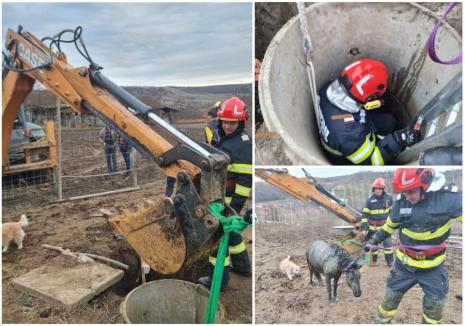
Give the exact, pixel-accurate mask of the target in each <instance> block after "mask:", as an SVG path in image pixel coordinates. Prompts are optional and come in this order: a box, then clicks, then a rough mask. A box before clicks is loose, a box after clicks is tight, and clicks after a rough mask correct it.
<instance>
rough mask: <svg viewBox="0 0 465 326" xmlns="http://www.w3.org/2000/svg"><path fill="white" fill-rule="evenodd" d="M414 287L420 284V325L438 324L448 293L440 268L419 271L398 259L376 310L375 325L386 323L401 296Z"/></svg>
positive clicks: (445, 278)
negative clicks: (421, 323) (421, 292)
mask: <svg viewBox="0 0 465 326" xmlns="http://www.w3.org/2000/svg"><path fill="white" fill-rule="evenodd" d="M416 284H419V285H420V287H421V289H422V290H423V293H424V296H423V316H422V320H423V323H428V324H429V323H438V322H440V321H441V318H442V309H443V307H444V303H445V299H446V295H447V292H448V291H449V277H448V274H447V271H446V269H445V268H444V265H443V264H441V265H439V266H437V267H434V268H428V269H424V270H421V269H414V268H411V267H409V266H406V265H404V264H402V262H400V261H399V260H398V259H396V261H395V262H394V266H393V268H392V269H391V273H390V274H389V277H388V279H387V288H386V294H385V295H384V299H383V302H382V303H381V305H380V306H379V308H378V318H377V322H379V323H389V322H390V321H391V320H392V318H394V315H395V313H396V311H397V307H398V306H399V304H400V301H401V300H402V297H403V296H404V294H405V293H406V292H407V291H408V290H410V289H411V288H412V287H413V286H414V285H416Z"/></svg>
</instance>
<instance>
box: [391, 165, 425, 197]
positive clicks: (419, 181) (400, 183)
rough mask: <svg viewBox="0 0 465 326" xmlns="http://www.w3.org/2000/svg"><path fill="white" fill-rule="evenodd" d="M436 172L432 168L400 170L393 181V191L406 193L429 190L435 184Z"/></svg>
mask: <svg viewBox="0 0 465 326" xmlns="http://www.w3.org/2000/svg"><path fill="white" fill-rule="evenodd" d="M433 177H434V170H433V169H432V168H399V169H397V170H396V172H395V173H394V178H393V179H392V190H393V191H394V192H404V191H407V190H411V189H415V188H420V187H421V188H423V190H424V191H426V189H428V187H429V186H430V184H431V182H433Z"/></svg>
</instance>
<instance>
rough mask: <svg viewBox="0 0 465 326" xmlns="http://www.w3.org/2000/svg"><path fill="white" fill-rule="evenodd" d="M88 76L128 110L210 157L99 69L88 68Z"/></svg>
mask: <svg viewBox="0 0 465 326" xmlns="http://www.w3.org/2000/svg"><path fill="white" fill-rule="evenodd" d="M89 71H90V76H91V78H92V81H93V82H94V83H96V84H97V85H98V86H100V87H102V88H105V89H106V90H107V91H109V92H110V93H111V94H112V95H113V96H114V97H116V98H117V99H118V100H119V101H120V102H121V103H122V104H124V105H125V106H126V107H128V109H129V110H134V111H136V112H137V113H139V114H142V115H145V116H147V117H148V118H150V119H151V120H152V121H153V122H155V123H156V124H157V125H159V126H160V127H162V128H163V129H165V130H166V131H168V132H169V133H170V134H171V135H173V136H174V137H176V138H177V139H178V140H179V141H180V142H182V143H184V144H186V145H187V146H189V147H191V148H192V149H193V150H195V151H196V152H198V153H199V154H201V155H202V156H204V157H206V158H207V157H210V155H211V153H209V152H208V151H206V150H205V149H204V148H202V147H201V146H200V145H199V144H197V143H196V142H195V141H194V140H192V139H190V138H189V137H188V136H186V135H184V134H183V133H182V132H180V131H179V130H177V129H176V128H174V127H173V126H171V125H170V124H169V123H168V122H166V121H165V120H163V119H162V118H160V117H159V116H157V115H156V114H155V113H153V112H151V110H152V108H151V107H150V106H148V105H146V104H145V103H143V102H142V101H140V100H139V99H138V98H136V97H135V96H133V95H132V94H130V93H129V92H128V91H126V90H125V89H123V88H122V87H120V86H118V85H116V84H115V83H114V82H112V81H111V80H110V79H108V78H107V77H105V76H104V75H103V74H102V73H101V72H100V71H95V70H92V69H89Z"/></svg>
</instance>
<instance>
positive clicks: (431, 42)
mask: <svg viewBox="0 0 465 326" xmlns="http://www.w3.org/2000/svg"><path fill="white" fill-rule="evenodd" d="M456 4H457V2H451V3H450V4H449V6H448V7H447V9H446V11H445V12H444V14H443V15H442V17H441V19H440V20H439V21H438V22H437V23H436V25H435V26H434V28H433V31H432V32H431V35H430V36H429V39H428V54H429V56H430V58H431V60H433V61H434V62H437V63H440V64H443V65H455V64H458V63H461V62H462V51H460V53H459V54H458V55H457V57H455V58H454V59H452V60H450V61H442V60H441V59H439V57H438V56H437V55H436V49H435V47H436V34H437V32H438V30H439V28H440V27H441V26H442V24H443V23H444V20H445V19H446V17H447V15H449V13H450V12H451V10H452V8H454V7H455V5H456Z"/></svg>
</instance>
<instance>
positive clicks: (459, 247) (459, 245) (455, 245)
mask: <svg viewBox="0 0 465 326" xmlns="http://www.w3.org/2000/svg"><path fill="white" fill-rule="evenodd" d="M366 246H367V247H368V248H370V249H404V248H408V249H418V250H424V249H431V248H437V247H439V246H437V245H417V246H404V245H395V246H390V247H382V246H377V245H374V244H370V243H367V244H366ZM446 248H454V249H462V244H461V243H449V244H446Z"/></svg>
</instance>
